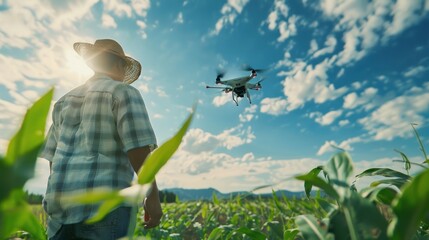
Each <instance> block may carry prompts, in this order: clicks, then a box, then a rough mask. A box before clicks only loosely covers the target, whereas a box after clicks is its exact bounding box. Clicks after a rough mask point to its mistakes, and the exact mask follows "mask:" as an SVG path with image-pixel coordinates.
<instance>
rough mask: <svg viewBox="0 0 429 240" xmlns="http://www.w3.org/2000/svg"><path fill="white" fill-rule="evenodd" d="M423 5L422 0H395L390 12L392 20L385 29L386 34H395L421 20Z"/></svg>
mask: <svg viewBox="0 0 429 240" xmlns="http://www.w3.org/2000/svg"><path fill="white" fill-rule="evenodd" d="M424 5H425V2H424V0H416V1H408V0H398V1H396V3H395V5H394V7H393V11H392V14H391V15H392V16H393V22H392V23H391V25H389V27H388V28H387V29H386V34H387V36H390V35H396V34H398V33H400V32H402V31H403V30H405V29H406V28H408V27H410V26H412V25H414V24H415V23H417V22H418V21H419V20H421V19H422V14H421V12H422V9H423V8H424Z"/></svg>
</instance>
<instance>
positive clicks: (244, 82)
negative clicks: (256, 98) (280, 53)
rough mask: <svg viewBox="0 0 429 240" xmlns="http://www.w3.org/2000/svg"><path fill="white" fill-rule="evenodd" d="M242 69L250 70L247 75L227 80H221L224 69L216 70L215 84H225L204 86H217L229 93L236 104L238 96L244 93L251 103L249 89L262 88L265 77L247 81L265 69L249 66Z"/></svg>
mask: <svg viewBox="0 0 429 240" xmlns="http://www.w3.org/2000/svg"><path fill="white" fill-rule="evenodd" d="M243 70H245V71H250V75H249V76H243V77H238V78H233V79H229V80H222V78H223V77H224V75H225V72H224V71H220V70H218V72H217V76H216V84H223V85H226V86H219V87H218V86H216V87H214V86H206V88H218V89H222V91H223V92H225V93H231V95H232V100H233V101H234V102H235V104H236V105H237V106H238V98H243V97H244V94H246V96H247V99H249V103H250V104H252V100H251V99H250V93H249V91H248V90H249V89H252V90H259V89H261V88H262V85H261V82H262V81H264V80H265V79H264V78H262V79H261V80H259V81H258V82H256V83H249V81H250V80H252V79H253V78H255V77H256V76H257V75H258V74H257V73H260V72H263V71H265V69H254V68H252V67H251V66H244V67H243Z"/></svg>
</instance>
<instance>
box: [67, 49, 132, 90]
mask: <svg viewBox="0 0 429 240" xmlns="http://www.w3.org/2000/svg"><path fill="white" fill-rule="evenodd" d="M73 48H74V50H75V51H76V52H77V53H78V54H79V55H80V56H81V57H82V58H83V59H85V60H86V61H88V60H90V59H91V58H93V57H95V56H97V54H99V53H101V52H108V53H111V54H115V55H116V56H118V57H120V58H121V59H123V60H124V61H125V74H124V80H123V82H124V83H127V84H131V83H133V82H134V81H136V80H137V79H138V78H139V76H140V74H141V64H140V63H139V62H138V61H137V60H135V59H134V58H132V57H128V56H126V55H121V54H118V53H117V52H114V51H111V50H109V49H104V48H99V47H96V46H94V44H91V43H85V42H77V43H75V44H73Z"/></svg>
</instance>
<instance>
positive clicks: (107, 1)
mask: <svg viewBox="0 0 429 240" xmlns="http://www.w3.org/2000/svg"><path fill="white" fill-rule="evenodd" d="M103 4H104V9H105V10H106V11H108V12H113V13H114V14H115V15H116V16H118V17H124V16H126V17H131V16H132V13H133V9H132V6H131V5H130V4H127V3H125V2H124V1H123V0H103Z"/></svg>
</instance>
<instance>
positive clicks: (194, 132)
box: [182, 124, 255, 153]
mask: <svg viewBox="0 0 429 240" xmlns="http://www.w3.org/2000/svg"><path fill="white" fill-rule="evenodd" d="M253 139H255V135H254V134H253V132H252V128H251V127H250V126H249V127H247V128H244V126H243V125H241V124H240V125H238V126H236V127H233V128H230V129H227V130H224V131H223V132H221V133H219V134H217V135H215V134H212V133H209V132H205V131H203V130H202V129H199V128H194V129H190V130H189V131H188V133H186V135H185V137H184V139H183V145H182V149H183V150H185V151H187V152H191V153H199V152H208V151H214V150H215V149H217V148H219V147H221V148H226V149H228V150H230V149H233V148H236V147H239V146H241V145H244V144H249V143H251V142H252V141H253Z"/></svg>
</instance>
